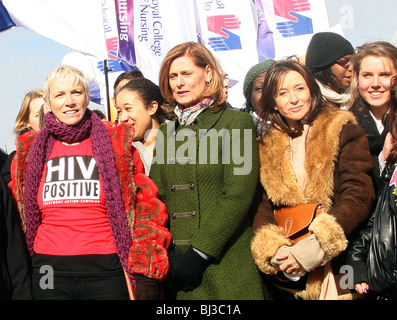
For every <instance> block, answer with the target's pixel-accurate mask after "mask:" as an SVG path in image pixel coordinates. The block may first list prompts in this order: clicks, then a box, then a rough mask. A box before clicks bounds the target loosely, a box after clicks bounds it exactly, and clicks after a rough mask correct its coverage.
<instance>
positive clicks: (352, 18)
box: [0, 0, 397, 152]
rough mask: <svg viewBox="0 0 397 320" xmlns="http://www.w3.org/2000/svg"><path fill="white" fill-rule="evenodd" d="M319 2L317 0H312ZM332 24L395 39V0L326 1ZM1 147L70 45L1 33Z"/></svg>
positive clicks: (352, 33) (359, 35) (358, 35)
mask: <svg viewBox="0 0 397 320" xmlns="http://www.w3.org/2000/svg"><path fill="white" fill-rule="evenodd" d="M312 1H315V0H312ZM325 3H326V6H327V10H328V18H329V23H330V26H332V25H334V24H337V23H341V25H342V27H343V31H344V34H345V36H346V38H347V39H348V40H349V41H350V42H351V43H352V44H353V46H358V45H360V44H362V43H364V42H366V41H371V40H386V41H392V39H393V36H394V34H395V32H396V31H397V19H396V14H397V2H396V1H395V0H378V1H376V2H375V1H373V0H325ZM0 48H1V50H0V70H1V71H0V72H1V78H0V107H1V111H0V112H1V113H0V147H1V148H3V149H7V151H8V152H11V151H12V150H14V149H15V146H14V139H15V136H14V134H13V132H12V128H13V125H14V121H15V118H16V116H17V113H18V111H19V108H20V105H21V103H22V100H23V97H24V96H25V94H26V93H27V92H28V91H31V90H33V89H37V88H41V87H42V85H43V82H44V78H45V76H46V75H47V73H48V72H49V71H50V70H51V69H53V68H55V67H56V66H58V65H59V64H61V62H62V59H63V57H64V56H65V54H67V53H68V52H69V48H67V47H64V46H62V45H60V44H58V43H56V42H54V41H52V40H49V39H46V38H44V37H42V36H40V35H37V34H35V33H33V32H31V31H29V30H26V29H24V28H15V29H12V30H8V31H5V32H2V33H0Z"/></svg>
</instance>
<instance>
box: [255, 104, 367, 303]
mask: <svg viewBox="0 0 397 320" xmlns="http://www.w3.org/2000/svg"><path fill="white" fill-rule="evenodd" d="M290 148H291V147H290V138H289V137H288V135H286V134H284V133H282V132H281V131H279V130H276V129H273V130H271V131H270V132H269V133H268V134H267V135H266V136H265V137H264V138H263V139H262V141H261V143H260V161H261V167H260V179H261V183H262V186H263V187H264V190H265V195H264V201H263V203H262V204H261V205H260V208H259V210H258V212H257V214H256V216H255V219H254V231H255V235H254V238H253V241H252V246H251V249H252V254H253V257H254V259H255V262H256V263H257V265H258V267H259V269H260V270H261V271H262V272H264V273H266V274H275V273H277V271H278V270H277V269H276V268H275V267H274V266H273V265H271V264H270V260H271V258H272V257H273V256H274V255H275V254H276V252H277V250H278V249H279V248H280V247H281V246H283V245H287V246H290V245H292V242H291V241H290V240H289V239H288V238H287V237H286V235H285V233H284V230H283V228H281V227H279V226H277V225H276V223H275V220H274V214H273V209H274V208H275V207H283V206H287V207H293V206H296V205H298V204H303V203H311V202H319V203H322V204H323V205H324V207H325V208H326V210H327V212H328V213H327V214H323V215H319V216H318V217H316V218H315V219H314V221H313V222H312V223H311V225H310V227H309V230H310V231H311V232H312V233H313V234H315V236H316V238H317V240H318V241H319V243H320V245H321V248H322V249H323V250H324V252H325V255H326V257H327V258H334V257H337V256H338V255H339V254H340V253H341V252H343V251H344V250H345V249H346V247H347V243H348V242H347V236H348V235H349V234H350V233H351V232H352V231H353V230H354V229H355V228H356V227H357V226H358V225H359V224H360V223H361V222H362V221H364V219H365V218H366V217H367V216H368V214H369V211H370V207H371V204H372V201H373V199H374V191H373V186H372V180H371V177H370V172H371V170H372V159H371V155H370V152H369V146H368V141H367V138H366V136H365V134H364V132H363V131H362V129H361V128H360V127H359V126H358V125H357V124H356V121H355V118H354V116H353V114H352V113H350V112H349V111H344V110H340V109H337V108H331V109H326V110H324V111H323V112H321V113H320V114H319V116H318V117H317V119H316V120H315V121H314V123H313V124H312V126H311V128H310V131H309V133H308V136H307V140H306V154H305V171H306V174H307V179H306V180H307V185H306V188H305V189H304V190H303V188H302V187H301V185H300V184H299V183H298V182H297V179H296V175H295V173H294V170H293V167H292V162H291V155H290ZM322 273H323V272H322V268H317V269H316V270H315V271H313V272H310V273H309V277H308V281H307V283H306V290H303V291H301V292H297V293H296V295H297V296H299V297H301V298H303V299H317V298H318V295H319V293H320V289H321V281H322Z"/></svg>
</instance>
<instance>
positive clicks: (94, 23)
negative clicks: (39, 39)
mask: <svg viewBox="0 0 397 320" xmlns="http://www.w3.org/2000/svg"><path fill="white" fill-rule="evenodd" d="M106 1H107V0H103V1H97V0H67V1H65V0H3V4H4V7H5V8H6V9H7V11H8V13H9V15H10V17H11V19H12V20H13V21H14V22H15V25H16V26H18V27H24V28H26V29H29V30H31V31H33V32H35V33H37V34H40V35H42V36H44V37H46V38H48V39H51V40H53V41H56V42H58V43H60V44H62V45H64V46H66V47H69V48H72V49H74V50H77V51H80V52H84V53H86V54H90V55H93V56H96V57H99V58H101V59H106V58H107V47H106V41H105V37H104V32H103V21H104V20H103V17H102V3H103V2H106Z"/></svg>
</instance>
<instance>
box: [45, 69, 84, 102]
mask: <svg viewBox="0 0 397 320" xmlns="http://www.w3.org/2000/svg"><path fill="white" fill-rule="evenodd" d="M60 79H63V80H65V81H66V83H67V84H75V83H78V84H81V85H82V86H83V89H84V94H85V96H86V99H87V101H90V85H89V83H88V80H87V78H86V77H85V75H84V73H83V72H82V71H80V70H79V69H77V68H75V67H72V66H69V65H61V66H59V67H57V68H55V69H53V70H51V71H50V73H49V74H48V75H47V77H46V79H45V81H44V87H43V90H44V100H45V101H46V102H49V99H50V93H51V92H50V90H51V86H52V84H53V83H54V82H55V81H58V80H60Z"/></svg>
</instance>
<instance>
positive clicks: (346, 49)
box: [306, 32, 354, 72]
mask: <svg viewBox="0 0 397 320" xmlns="http://www.w3.org/2000/svg"><path fill="white" fill-rule="evenodd" d="M353 52H354V48H353V46H352V45H351V43H350V42H349V41H347V40H346V39H345V38H343V37H342V36H341V35H339V34H337V33H334V32H319V33H316V34H315V35H314V36H313V37H312V39H311V40H310V43H309V46H308V47H307V51H306V66H307V67H308V68H309V69H310V71H311V72H316V71H320V70H325V69H328V68H329V67H330V66H332V65H333V64H334V63H335V61H336V60H338V59H340V58H342V57H344V56H345V55H348V54H353Z"/></svg>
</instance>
